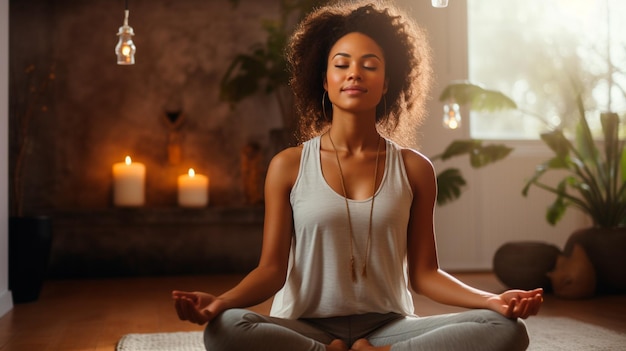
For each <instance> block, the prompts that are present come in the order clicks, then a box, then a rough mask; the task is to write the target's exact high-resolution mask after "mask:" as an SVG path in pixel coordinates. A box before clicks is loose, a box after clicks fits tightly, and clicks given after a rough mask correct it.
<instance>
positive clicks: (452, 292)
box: [403, 150, 543, 318]
mask: <svg viewBox="0 0 626 351" xmlns="http://www.w3.org/2000/svg"><path fill="white" fill-rule="evenodd" d="M403 157H404V163H405V166H406V170H407V175H408V177H409V182H410V183H411V188H412V190H413V203H412V206H411V217H410V220H409V227H408V233H407V235H408V237H407V240H408V244H407V245H408V264H409V280H410V283H411V287H412V288H413V289H414V290H415V291H416V292H418V293H420V294H422V295H424V296H426V297H429V298H431V299H432V300H435V301H437V302H440V303H443V304H447V305H454V306H459V307H466V308H488V309H492V310H494V311H497V312H499V313H501V314H503V315H505V316H507V317H523V318H525V317H528V316H529V315H533V314H536V313H537V312H538V310H539V306H540V304H541V301H542V300H543V299H542V297H541V295H542V291H541V289H538V290H532V291H521V290H515V291H509V292H505V293H503V294H500V295H497V294H493V293H490V292H486V291H482V290H479V289H476V288H474V287H471V286H469V285H467V284H464V283H463V282H461V281H460V280H458V279H456V278H454V277H453V276H451V275H450V274H448V273H446V272H444V271H443V270H441V269H440V267H439V262H438V258H437V247H436V242H435V228H434V223H433V220H434V218H433V215H434V209H435V204H436V198H437V181H436V176H435V172H434V168H433V166H432V164H431V163H430V161H429V160H428V159H427V158H426V157H424V156H422V155H421V154H418V153H416V152H414V151H411V150H403Z"/></svg>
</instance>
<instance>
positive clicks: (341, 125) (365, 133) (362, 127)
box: [328, 115, 380, 152]
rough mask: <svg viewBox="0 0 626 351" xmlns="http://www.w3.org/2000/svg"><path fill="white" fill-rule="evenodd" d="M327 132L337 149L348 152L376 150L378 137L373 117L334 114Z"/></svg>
mask: <svg viewBox="0 0 626 351" xmlns="http://www.w3.org/2000/svg"><path fill="white" fill-rule="evenodd" d="M328 133H329V134H330V136H331V137H332V139H333V141H334V142H335V145H336V147H337V148H338V149H340V150H341V149H343V150H348V151H350V152H358V151H365V150H368V151H371V150H376V148H377V146H378V139H379V138H380V134H379V133H378V130H377V129H376V122H375V117H372V118H368V117H367V116H359V115H349V116H348V115H342V116H334V117H333V122H332V124H331V127H330V129H329V131H328Z"/></svg>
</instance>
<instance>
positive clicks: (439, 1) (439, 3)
mask: <svg viewBox="0 0 626 351" xmlns="http://www.w3.org/2000/svg"><path fill="white" fill-rule="evenodd" d="M431 3H432V4H433V7H447V6H448V0H432V2H431Z"/></svg>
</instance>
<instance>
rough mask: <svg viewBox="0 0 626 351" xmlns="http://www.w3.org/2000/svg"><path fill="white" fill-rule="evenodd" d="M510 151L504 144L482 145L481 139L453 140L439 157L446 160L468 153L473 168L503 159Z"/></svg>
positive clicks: (511, 149)
mask: <svg viewBox="0 0 626 351" xmlns="http://www.w3.org/2000/svg"><path fill="white" fill-rule="evenodd" d="M511 151H513V148H511V147H508V146H506V145H504V144H490V145H483V141H482V140H478V139H469V140H454V141H453V142H451V143H450V144H449V145H448V147H447V148H446V149H445V150H444V152H443V154H441V156H440V158H441V160H443V161H446V160H448V159H450V158H452V157H456V156H461V155H465V154H468V155H469V159H470V165H471V166H472V167H474V168H480V167H484V166H486V165H488V164H490V163H494V162H496V161H499V160H502V159H504V158H505V157H507V156H508V155H509V154H510V153H511ZM433 159H435V158H433Z"/></svg>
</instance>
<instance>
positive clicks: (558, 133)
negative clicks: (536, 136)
mask: <svg viewBox="0 0 626 351" xmlns="http://www.w3.org/2000/svg"><path fill="white" fill-rule="evenodd" d="M540 137H541V140H543V142H544V143H545V144H546V145H547V146H548V147H549V148H550V149H551V150H552V151H554V153H555V154H556V155H557V157H559V158H565V157H567V155H568V154H569V151H570V149H571V148H572V143H571V142H570V141H569V140H568V139H567V138H566V137H565V135H564V134H563V131H562V130H560V129H557V130H553V131H550V132H547V133H541V134H540Z"/></svg>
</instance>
